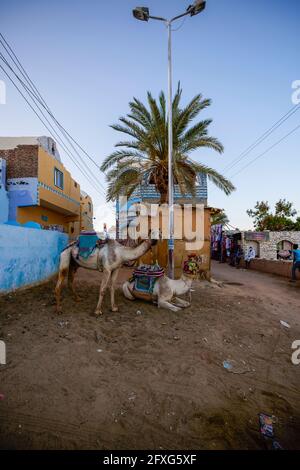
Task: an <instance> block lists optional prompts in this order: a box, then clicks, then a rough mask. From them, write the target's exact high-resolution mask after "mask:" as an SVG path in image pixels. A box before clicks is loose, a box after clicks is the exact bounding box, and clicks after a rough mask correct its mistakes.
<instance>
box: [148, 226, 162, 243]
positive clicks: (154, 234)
mask: <svg viewBox="0 0 300 470" xmlns="http://www.w3.org/2000/svg"><path fill="white" fill-rule="evenodd" d="M148 238H149V240H150V243H151V246H154V245H157V242H158V240H161V231H160V230H156V229H151V230H149V234H148Z"/></svg>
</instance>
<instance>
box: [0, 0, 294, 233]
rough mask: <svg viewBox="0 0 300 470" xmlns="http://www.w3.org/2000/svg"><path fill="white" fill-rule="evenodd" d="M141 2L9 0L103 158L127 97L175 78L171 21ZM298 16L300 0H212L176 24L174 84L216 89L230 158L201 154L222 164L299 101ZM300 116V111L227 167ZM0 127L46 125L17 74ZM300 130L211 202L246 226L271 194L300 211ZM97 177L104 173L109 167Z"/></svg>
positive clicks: (17, 41) (24, 52) (161, 5)
mask: <svg viewBox="0 0 300 470" xmlns="http://www.w3.org/2000/svg"><path fill="white" fill-rule="evenodd" d="M142 3H143V2H142ZM190 3H191V2H190ZM136 4H139V2H138V1H137V0H133V1H132V0H115V1H114V2H109V1H104V0H101V1H99V0H85V1H83V0H51V1H50V0H48V1H46V0H26V1H21V0H1V15H0V30H1V32H2V33H3V34H4V36H5V37H6V38H7V40H8V41H9V42H10V43H11V45H12V46H13V48H14V49H15V51H16V53H17V54H18V56H19V57H20V59H21V61H22V62H23V64H24V66H25V68H26V69H27V71H28V72H29V75H30V76H31V78H32V79H33V80H34V81H35V83H36V84H37V86H38V87H39V89H40V91H41V92H42V94H43V95H44V97H45V98H46V100H47V102H48V104H49V105H50V107H51V108H52V110H53V111H54V112H55V114H56V116H57V118H58V119H59V120H60V121H61V122H62V123H63V124H64V126H65V127H66V128H67V129H68V130H69V131H70V132H71V134H72V135H73V136H74V137H75V138H76V139H77V140H79V142H80V143H81V144H82V145H83V147H84V148H86V149H87V150H88V152H90V153H91V154H92V155H93V156H95V159H96V160H97V161H98V162H99V163H101V161H102V160H103V158H104V157H105V156H106V155H107V154H109V153H110V152H111V151H112V150H113V146H114V143H115V142H116V141H117V140H118V139H119V136H118V135H117V133H116V132H115V131H113V130H112V129H111V128H109V124H111V123H114V122H116V121H117V119H118V117H119V116H121V115H122V114H126V112H127V111H128V101H129V100H131V98H132V97H133V96H136V97H138V98H141V99H145V95H146V90H151V91H152V93H153V94H154V95H157V94H158V93H159V91H160V90H161V89H162V88H163V89H166V85H167V68H166V66H167V60H166V59H167V43H166V32H165V28H164V25H163V24H161V23H159V22H149V23H143V22H139V21H136V20H134V18H133V17H132V14H131V9H132V8H133V7H135V6H136ZM145 4H147V5H148V6H149V7H150V10H151V12H152V13H153V14H154V15H155V14H156V15H162V16H174V15H176V14H177V13H180V12H182V11H184V10H185V8H186V7H187V6H188V4H189V2H188V1H187V2H185V1H179V0H164V1H163V2H162V1H158V0H149V1H147V2H146V3H145ZM299 18H300V2H299V0H288V1H285V2H283V1H282V0H251V1H246V0H242V1H241V0H230V1H229V0H207V8H206V11H205V12H204V13H202V14H201V15H199V16H196V17H194V18H189V17H188V18H187V19H186V21H185V23H184V24H183V25H182V27H181V28H180V29H179V30H178V31H177V32H175V33H174V38H173V45H174V55H173V58H174V85H175V84H176V82H177V81H178V80H180V81H181V84H182V86H183V90H184V94H183V96H184V100H185V101H187V100H189V99H191V98H192V97H193V96H194V95H195V94H196V93H198V92H201V93H203V95H204V96H205V97H210V98H211V99H212V106H211V107H210V109H208V110H206V111H205V112H204V113H203V117H205V118H206V117H212V118H213V120H214V122H213V124H212V126H211V134H212V135H214V136H216V137H218V138H219V139H220V140H221V142H222V143H223V144H224V146H225V153H224V155H223V156H219V155H218V154H214V152H212V151H209V150H201V151H198V152H196V153H195V154H194V157H195V158H196V159H198V160H199V161H202V162H204V163H206V164H209V165H210V166H212V167H214V168H216V169H217V170H218V171H221V172H222V169H223V168H224V167H225V166H226V165H228V164H229V163H230V161H231V160H232V159H234V158H236V157H237V156H238V155H239V154H240V153H241V152H242V151H243V150H244V149H246V148H247V147H248V146H249V145H250V144H252V142H253V141H254V140H255V139H256V138H257V137H259V136H260V135H261V134H262V133H263V132H264V131H265V130H266V129H267V128H269V127H270V126H271V125H272V124H273V123H274V122H275V121H276V120H277V119H279V118H280V117H281V116H282V115H283V114H285V113H286V112H287V111H288V110H289V109H290V108H291V107H292V102H291V94H292V89H291V83H292V82H293V81H294V80H297V79H298V80H300V67H299V39H300V35H299ZM180 24H181V23H178V26H180ZM0 79H4V76H3V73H2V71H0ZM299 123H300V111H298V113H296V114H295V115H294V116H293V117H292V118H291V119H289V120H288V121H287V122H286V123H285V124H284V125H283V126H282V127H281V128H280V129H278V130H277V131H276V133H275V134H273V135H272V136H271V137H270V138H269V139H268V140H267V141H265V142H264V143H263V144H262V145H260V146H259V147H258V148H257V149H255V150H254V151H253V152H252V153H251V154H250V155H249V156H248V157H247V158H246V159H245V160H244V162H242V163H241V164H240V165H239V166H237V167H234V168H233V169H232V170H231V171H229V172H228V173H226V175H227V176H231V175H232V174H233V173H235V172H236V171H238V170H239V169H240V168H241V167H242V166H243V165H244V164H246V163H247V162H248V161H250V158H254V157H256V156H257V155H258V154H259V153H261V152H263V151H264V150H265V149H266V148H267V147H268V146H269V145H271V144H272V143H274V142H275V141H276V140H278V139H279V138H280V137H282V136H283V135H284V134H286V133H287V132H288V131H289V130H291V129H292V128H294V127H295V126H296V125H297V124H299ZM0 126H1V127H0V135H16V136H19V135H45V134H47V131H46V130H45V129H44V128H43V126H42V124H41V123H40V122H39V121H38V119H37V118H36V117H35V115H34V114H33V113H32V112H31V111H30V110H29V109H28V107H27V105H26V103H25V102H24V101H23V99H22V98H21V97H20V96H19V94H18V93H17V91H16V90H15V89H14V88H13V87H12V86H11V85H10V84H7V104H6V105H0ZM299 139H300V130H299V131H298V132H296V133H295V134H294V135H292V136H291V137H290V138H288V139H287V140H285V141H284V142H283V143H282V144H281V145H279V146H278V147H276V148H275V149H274V150H272V151H271V152H270V153H269V154H267V155H266V156H264V157H263V158H262V159H260V160H259V161H257V162H256V163H254V164H253V165H252V166H250V167H249V168H248V169H247V170H245V171H243V172H242V173H241V174H239V175H238V176H236V177H235V178H233V182H234V183H235V185H236V187H237V191H236V192H235V193H234V194H233V195H232V196H230V197H226V196H225V195H223V193H222V192H220V191H219V190H214V189H212V187H211V186H210V187H209V203H210V204H211V205H213V206H216V207H221V208H225V209H226V211H227V213H228V215H229V217H230V221H231V223H232V224H233V225H234V226H239V227H240V228H248V227H250V226H251V221H250V219H249V218H248V217H247V215H246V209H248V208H251V207H253V205H254V204H255V202H256V201H257V200H262V199H264V200H268V201H269V202H270V203H272V204H273V203H274V202H275V201H276V200H277V199H279V198H280V197H286V198H288V199H289V200H291V201H293V202H294V203H295V205H296V207H297V209H298V210H299V211H300V196H299V195H300V191H299V174H300V159H299ZM61 153H62V156H63V159H64V163H65V164H66V166H67V167H68V168H69V169H70V170H71V172H72V174H73V175H74V177H75V178H77V180H78V181H79V182H80V184H81V187H82V189H84V190H86V191H87V192H89V193H90V194H91V195H92V196H93V198H94V203H95V207H96V215H97V225H98V226H99V223H100V221H101V220H103V219H107V221H108V222H111V221H112V213H111V210H110V209H108V210H106V212H105V207H107V206H105V204H104V200H103V199H102V200H101V198H99V197H98V196H96V194H95V192H94V191H93V189H92V187H90V185H89V183H88V182H87V181H86V180H85V179H84V177H82V176H81V175H80V173H79V172H78V170H77V169H76V167H74V165H73V164H72V163H71V162H70V161H69V159H68V157H67V156H66V157H65V156H64V155H63V152H61ZM91 168H92V169H93V171H94V170H95V168H93V167H91ZM99 177H100V179H101V181H102V183H104V182H105V179H104V176H103V175H100V176H99Z"/></svg>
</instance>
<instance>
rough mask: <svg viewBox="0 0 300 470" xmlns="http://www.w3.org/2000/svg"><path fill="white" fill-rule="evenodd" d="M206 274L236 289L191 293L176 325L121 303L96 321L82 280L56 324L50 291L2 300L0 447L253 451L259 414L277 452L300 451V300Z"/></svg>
mask: <svg viewBox="0 0 300 470" xmlns="http://www.w3.org/2000/svg"><path fill="white" fill-rule="evenodd" d="M213 270H214V276H215V277H216V278H218V279H221V280H224V281H225V282H229V283H235V284H234V285H232V284H225V286H224V287H223V288H219V287H216V286H215V287H212V286H211V285H209V284H208V283H198V284H197V286H196V288H195V289H196V291H195V292H194V294H193V305H192V307H191V308H189V309H187V310H185V311H183V312H178V313H171V312H169V311H165V310H158V309H157V308H156V307H154V306H152V305H150V304H146V303H143V302H138V301H135V302H129V301H126V300H124V299H123V297H122V294H121V292H118V294H117V301H118V303H119V305H120V312H119V313H111V312H110V311H109V303H108V298H107V299H106V300H105V309H104V311H105V314H104V315H103V317H102V318H99V319H95V318H94V317H93V316H91V314H92V312H93V310H94V308H95V304H96V302H97V296H98V280H99V276H101V275H99V274H97V273H90V272H88V271H82V272H81V273H79V275H78V280H77V282H78V284H77V285H78V290H79V293H80V294H81V296H83V301H82V302H81V303H79V304H78V303H75V302H74V301H73V299H72V297H71V294H70V293H69V292H68V290H66V291H65V293H64V300H63V308H64V314H63V315H62V316H60V317H58V316H57V315H56V314H55V312H54V305H53V293H52V290H53V283H50V284H48V285H45V286H40V287H36V288H33V289H30V290H27V291H25V292H23V293H18V294H13V295H9V296H5V297H2V298H0V322H1V323H0V325H1V326H0V338H1V339H4V340H5V341H6V343H7V352H8V363H7V365H6V366H0V393H3V394H4V395H5V398H4V400H2V401H0V436H1V437H0V447H2V448H69V449H73V448H93V449H109V448H112V449H125V448H133V449H140V448H149V449H150V448H165V449H171V448H172V449H180V448H195V449H241V448H250V449H256V448H263V447H264V445H265V443H264V441H263V440H262V439H261V436H260V434H259V432H258V425H257V414H258V413H259V412H261V411H263V412H266V413H270V414H274V415H275V416H276V418H277V422H276V424H275V430H276V435H277V438H278V440H279V441H280V442H281V444H282V445H283V446H284V447H285V448H298V449H300V398H299V385H300V366H294V365H293V364H292V363H291V343H292V341H293V340H294V339H300V316H299V302H298V300H299V298H300V290H299V288H298V287H291V286H289V285H288V284H287V282H286V280H282V279H280V278H273V277H272V276H269V275H264V274H262V273H255V272H252V271H250V272H246V271H242V270H235V269H234V268H230V267H228V266H224V265H218V264H214V267H213ZM122 276H124V278H126V277H127V276H128V271H123V273H122ZM236 283H239V284H243V285H236ZM138 310H140V311H141V312H142V313H141V314H137V311H138ZM280 319H283V320H286V321H288V322H289V323H290V325H291V328H290V329H286V328H284V327H282V326H281V325H280V323H279V320H280ZM224 360H229V361H232V363H233V364H234V369H233V371H234V372H236V373H232V372H228V371H227V370H225V369H224V368H223V365H222V363H223V361H224Z"/></svg>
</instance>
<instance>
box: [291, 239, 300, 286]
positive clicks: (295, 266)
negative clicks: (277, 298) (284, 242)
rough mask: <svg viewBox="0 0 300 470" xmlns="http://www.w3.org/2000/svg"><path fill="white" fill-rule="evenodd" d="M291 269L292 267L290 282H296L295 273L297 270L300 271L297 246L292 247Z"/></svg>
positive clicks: (299, 256)
mask: <svg viewBox="0 0 300 470" xmlns="http://www.w3.org/2000/svg"><path fill="white" fill-rule="evenodd" d="M292 253H293V267H292V279H291V282H296V280H297V279H296V271H297V269H299V271H300V250H299V248H298V245H293V250H292Z"/></svg>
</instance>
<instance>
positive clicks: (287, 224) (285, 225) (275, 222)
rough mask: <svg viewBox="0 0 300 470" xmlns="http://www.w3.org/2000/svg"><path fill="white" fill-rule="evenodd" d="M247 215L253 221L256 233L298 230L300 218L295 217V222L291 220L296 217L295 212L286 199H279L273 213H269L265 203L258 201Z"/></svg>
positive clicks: (268, 206)
mask: <svg viewBox="0 0 300 470" xmlns="http://www.w3.org/2000/svg"><path fill="white" fill-rule="evenodd" d="M247 214H248V215H249V217H251V218H253V219H254V220H253V224H254V227H255V229H256V230H257V231H258V232H262V231H264V230H271V231H273V232H280V231H284V230H291V231H293V230H300V217H297V219H296V220H294V219H293V217H295V216H296V215H297V211H296V210H295V209H294V207H293V203H292V202H289V201H287V200H286V199H279V201H278V202H277V203H276V204H275V211H274V213H272V212H271V208H270V205H269V203H268V202H267V201H261V202H259V201H258V202H257V203H256V205H255V207H254V209H248V210H247Z"/></svg>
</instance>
